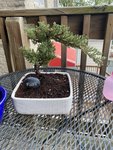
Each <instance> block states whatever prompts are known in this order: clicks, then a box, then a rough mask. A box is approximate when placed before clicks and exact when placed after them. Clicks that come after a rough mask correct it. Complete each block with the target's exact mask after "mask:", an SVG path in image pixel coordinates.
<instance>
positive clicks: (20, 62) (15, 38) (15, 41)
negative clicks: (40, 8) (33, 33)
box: [6, 18, 25, 71]
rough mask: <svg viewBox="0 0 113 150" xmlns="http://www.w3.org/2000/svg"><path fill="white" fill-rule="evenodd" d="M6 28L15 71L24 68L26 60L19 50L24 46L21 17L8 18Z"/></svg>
mask: <svg viewBox="0 0 113 150" xmlns="http://www.w3.org/2000/svg"><path fill="white" fill-rule="evenodd" d="M6 28H7V33H8V37H9V43H10V49H11V53H12V59H13V65H14V69H15V71H18V70H23V69H25V61H24V57H23V54H22V52H21V51H20V50H19V48H20V47H21V46H23V43H22V35H21V34H22V33H21V30H20V22H19V18H18V19H17V18H7V19H6Z"/></svg>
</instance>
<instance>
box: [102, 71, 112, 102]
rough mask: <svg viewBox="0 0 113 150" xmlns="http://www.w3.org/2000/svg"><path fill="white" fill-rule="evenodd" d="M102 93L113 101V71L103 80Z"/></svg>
mask: <svg viewBox="0 0 113 150" xmlns="http://www.w3.org/2000/svg"><path fill="white" fill-rule="evenodd" d="M103 95H104V96H105V98H107V99H108V100H110V101H113V72H112V74H111V76H109V77H107V78H106V79H105V82H104V87H103Z"/></svg>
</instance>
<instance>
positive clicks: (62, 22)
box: [61, 16, 68, 67]
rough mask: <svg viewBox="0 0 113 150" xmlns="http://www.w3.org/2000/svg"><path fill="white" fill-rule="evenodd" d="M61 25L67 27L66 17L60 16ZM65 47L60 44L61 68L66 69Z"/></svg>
mask: <svg viewBox="0 0 113 150" xmlns="http://www.w3.org/2000/svg"><path fill="white" fill-rule="evenodd" d="M61 24H63V25H65V26H68V17H67V16H61ZM66 59H67V47H66V46H65V45H63V44H61V67H66Z"/></svg>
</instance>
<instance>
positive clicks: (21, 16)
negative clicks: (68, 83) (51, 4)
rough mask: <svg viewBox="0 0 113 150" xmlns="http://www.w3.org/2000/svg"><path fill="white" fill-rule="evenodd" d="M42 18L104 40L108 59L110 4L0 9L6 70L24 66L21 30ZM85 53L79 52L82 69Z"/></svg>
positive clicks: (112, 25) (112, 34) (112, 29)
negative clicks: (21, 50) (20, 48)
mask: <svg viewBox="0 0 113 150" xmlns="http://www.w3.org/2000/svg"><path fill="white" fill-rule="evenodd" d="M38 21H45V22H46V23H49V24H52V23H53V22H56V23H58V24H64V25H66V26H69V27H70V30H71V31H72V32H73V33H76V34H86V35H87V36H88V38H89V39H103V40H104V43H103V50H102V54H103V56H105V57H106V58H107V59H108V54H109V47H110V41H111V40H112V39H113V6H102V7H100V6H99V7H83V8H82V7H78V8H54V9H33V10H0V36H1V39H2V42H3V47H4V52H5V56H6V60H7V65H8V70H9V72H12V71H17V70H22V69H25V61H24V57H23V55H22V53H21V52H20V51H19V47H21V46H23V45H24V46H29V42H28V39H27V36H26V34H25V32H24V26H25V23H26V24H36V23H37V22H38ZM86 59H87V56H86V55H85V54H84V53H81V63H80V69H81V70H85V68H86ZM107 59H106V60H104V65H103V66H102V67H100V69H99V70H100V72H99V74H101V75H105V72H106V66H107ZM61 60H62V63H61V65H62V67H66V47H65V46H63V45H62V50H61Z"/></svg>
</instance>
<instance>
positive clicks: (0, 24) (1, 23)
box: [0, 18, 13, 72]
mask: <svg viewBox="0 0 113 150" xmlns="http://www.w3.org/2000/svg"><path fill="white" fill-rule="evenodd" d="M0 34H1V39H2V43H3V48H4V53H5V57H6V62H7V67H8V71H9V72H12V71H13V68H12V63H11V53H10V49H9V41H8V38H7V32H6V27H5V19H4V18H0Z"/></svg>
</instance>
